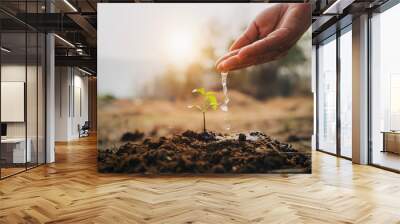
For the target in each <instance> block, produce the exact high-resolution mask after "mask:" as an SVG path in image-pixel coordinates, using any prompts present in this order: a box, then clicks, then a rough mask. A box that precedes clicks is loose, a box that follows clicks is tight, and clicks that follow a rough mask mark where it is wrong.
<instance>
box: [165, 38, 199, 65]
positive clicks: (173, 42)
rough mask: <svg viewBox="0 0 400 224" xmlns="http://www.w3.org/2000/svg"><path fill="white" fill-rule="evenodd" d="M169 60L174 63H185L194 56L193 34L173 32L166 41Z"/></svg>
mask: <svg viewBox="0 0 400 224" xmlns="http://www.w3.org/2000/svg"><path fill="white" fill-rule="evenodd" d="M166 47H167V55H168V57H169V60H170V61H171V62H172V63H174V64H176V65H183V64H186V63H187V62H188V61H192V60H193V58H194V57H195V52H194V41H193V36H192V35H191V33H189V32H174V33H172V34H171V36H170V37H169V39H168V41H167V43H166Z"/></svg>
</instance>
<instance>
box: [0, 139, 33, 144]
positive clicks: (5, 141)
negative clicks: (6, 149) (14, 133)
mask: <svg viewBox="0 0 400 224" xmlns="http://www.w3.org/2000/svg"><path fill="white" fill-rule="evenodd" d="M27 140H28V141H29V138H28V139H27ZM24 141H25V138H5V139H3V138H2V139H1V143H20V142H24Z"/></svg>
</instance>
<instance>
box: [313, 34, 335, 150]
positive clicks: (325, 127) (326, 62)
mask: <svg viewBox="0 0 400 224" xmlns="http://www.w3.org/2000/svg"><path fill="white" fill-rule="evenodd" d="M335 38H336V36H332V37H331V38H329V39H328V40H327V41H326V42H325V43H322V44H320V45H319V47H318V59H317V60H318V112H317V113H318V149H319V150H323V151H326V152H330V153H336V39H335Z"/></svg>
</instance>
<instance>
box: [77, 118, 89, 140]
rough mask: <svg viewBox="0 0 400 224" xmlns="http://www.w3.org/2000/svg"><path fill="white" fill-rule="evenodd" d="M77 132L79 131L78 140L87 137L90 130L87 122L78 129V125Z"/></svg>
mask: <svg viewBox="0 0 400 224" xmlns="http://www.w3.org/2000/svg"><path fill="white" fill-rule="evenodd" d="M78 130H79V138H80V137H87V136H89V130H90V123H89V121H85V123H84V124H83V125H82V127H80V125H78Z"/></svg>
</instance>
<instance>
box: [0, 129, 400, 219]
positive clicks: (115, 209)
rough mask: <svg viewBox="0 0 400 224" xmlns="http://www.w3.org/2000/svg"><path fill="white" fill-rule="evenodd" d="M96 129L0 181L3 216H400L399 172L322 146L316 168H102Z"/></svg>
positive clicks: (86, 217)
mask: <svg viewBox="0 0 400 224" xmlns="http://www.w3.org/2000/svg"><path fill="white" fill-rule="evenodd" d="M96 151H97V149H96V142H95V138H94V137H90V138H86V139H84V140H82V141H79V142H72V143H70V144H58V145H57V153H56V156H57V162H56V163H55V164H51V165H47V166H41V167H39V168H36V169H33V170H29V171H28V172H26V173H22V174H19V175H16V176H13V177H10V178H7V179H5V180H2V181H0V223H45V222H47V223H172V224H175V223H221V224H222V223H373V224H376V223H379V224H380V223H385V224H387V223H400V175H399V174H395V173H391V172H387V171H384V170H380V169H377V168H374V167H369V166H358V165H352V164H351V163H350V162H349V161H347V160H343V159H337V158H336V157H333V156H330V155H326V154H323V153H318V152H316V153H314V154H313V174H312V175H239V176H238V175H230V176H202V177H193V176H185V177H184V176H180V177H165V176H164V177H152V178H150V177H138V176H129V175H116V174H111V175H110V174H99V173H97V170H96Z"/></svg>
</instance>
